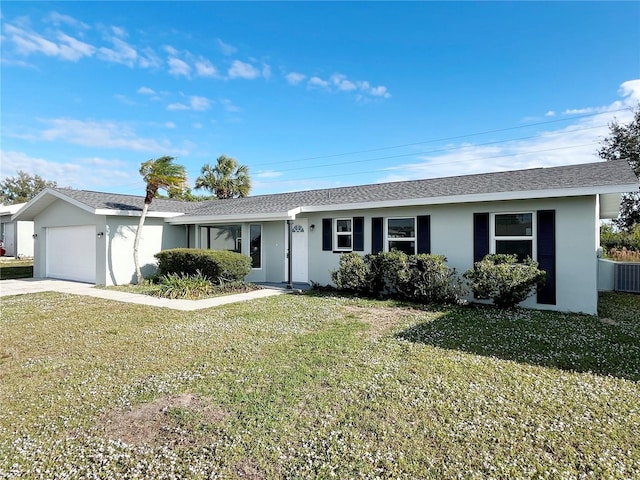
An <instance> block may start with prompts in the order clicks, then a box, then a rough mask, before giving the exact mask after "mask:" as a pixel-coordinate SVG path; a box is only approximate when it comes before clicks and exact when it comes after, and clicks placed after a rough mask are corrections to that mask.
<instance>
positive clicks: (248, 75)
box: [228, 60, 260, 80]
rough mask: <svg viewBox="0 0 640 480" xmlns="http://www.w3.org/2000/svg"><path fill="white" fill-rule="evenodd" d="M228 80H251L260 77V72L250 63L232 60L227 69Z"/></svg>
mask: <svg viewBox="0 0 640 480" xmlns="http://www.w3.org/2000/svg"><path fill="white" fill-rule="evenodd" d="M228 74H229V78H244V79H247V80H252V79H254V78H257V77H258V76H260V72H259V71H258V69H257V68H256V67H254V66H253V65H251V64H250V63H245V62H241V61H240V60H234V61H233V63H232V64H231V67H230V68H229V72H228Z"/></svg>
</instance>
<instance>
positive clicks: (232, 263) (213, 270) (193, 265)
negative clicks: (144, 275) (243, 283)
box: [155, 248, 251, 283]
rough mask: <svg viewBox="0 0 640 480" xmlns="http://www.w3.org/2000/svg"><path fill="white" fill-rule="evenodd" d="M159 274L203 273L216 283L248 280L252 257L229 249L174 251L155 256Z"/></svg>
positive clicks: (162, 252)
mask: <svg viewBox="0 0 640 480" xmlns="http://www.w3.org/2000/svg"><path fill="white" fill-rule="evenodd" d="M155 257H156V258H157V259H158V275H170V274H180V275H196V274H198V273H201V274H202V275H203V276H204V277H207V278H208V279H209V280H210V281H211V282H213V283H225V282H234V281H238V280H242V279H244V277H246V276H247V275H248V274H249V272H250V271H251V258H250V257H248V256H246V255H242V254H241V253H235V252H230V251H227V250H204V249H197V248H174V249H170V250H163V251H161V252H159V253H156V254H155Z"/></svg>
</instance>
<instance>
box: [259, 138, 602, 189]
mask: <svg viewBox="0 0 640 480" xmlns="http://www.w3.org/2000/svg"><path fill="white" fill-rule="evenodd" d="M597 144H598V142H590V143H583V144H579V145H570V146H565V147H556V148H546V149H543V150H533V151H530V152H524V153H512V154H505V155H492V156H490V157H479V158H470V159H466V160H456V161H452V162H440V163H430V164H428V166H429V167H431V166H439V165H451V164H458V163H467V162H476V161H481V160H494V159H497V158H508V157H520V156H524V155H532V154H535V153H544V152H552V151H556V150H567V149H571V148H579V147H587V146H590V145H597ZM389 170H391V169H390V168H378V169H375V170H365V171H362V170H359V171H357V172H351V173H336V174H331V175H322V176H316V177H313V178H296V179H294V180H290V181H291V182H304V181H311V180H317V179H320V178H334V177H347V176H352V175H362V174H363V173H376V172H386V171H389ZM275 183H282V181H278V180H271V181H261V182H260V184H262V185H269V184H275Z"/></svg>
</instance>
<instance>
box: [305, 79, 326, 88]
mask: <svg viewBox="0 0 640 480" xmlns="http://www.w3.org/2000/svg"><path fill="white" fill-rule="evenodd" d="M307 85H308V86H310V87H318V88H327V87H328V86H329V82H327V81H326V80H322V79H321V78H320V77H311V78H310V79H309V81H308V82H307Z"/></svg>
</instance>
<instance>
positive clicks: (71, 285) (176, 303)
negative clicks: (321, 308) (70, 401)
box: [0, 278, 287, 311]
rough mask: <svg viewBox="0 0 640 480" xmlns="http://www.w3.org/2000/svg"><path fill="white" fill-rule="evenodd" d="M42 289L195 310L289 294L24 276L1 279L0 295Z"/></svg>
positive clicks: (34, 291)
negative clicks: (158, 290)
mask: <svg viewBox="0 0 640 480" xmlns="http://www.w3.org/2000/svg"><path fill="white" fill-rule="evenodd" d="M38 292H60V293H69V294H72V295H87V296H90V297H97V298H105V299H107V300H114V301H117V302H126V303H136V304H139V305H149V306H152V307H164V308H171V309H174V310H182V311H193V310H200V309H202V308H211V307H217V306H219V305H226V304H228V303H236V302H246V301H248V300H253V299H256V298H264V297H271V296H273V295H282V294H283V293H287V292H286V291H285V290H282V289H270V288H263V289H261V290H254V291H251V292H247V293H239V294H235V295H224V296H221V297H215V298H207V299H204V300H172V299H169V298H158V297H152V296H149V295H140V294H136V293H128V292H118V291H115V290H103V289H100V288H95V285H92V284H88V283H80V282H69V281H66V280H56V279H53V278H24V279H19V280H0V297H6V296H8V295H24V294H27V293H38Z"/></svg>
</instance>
